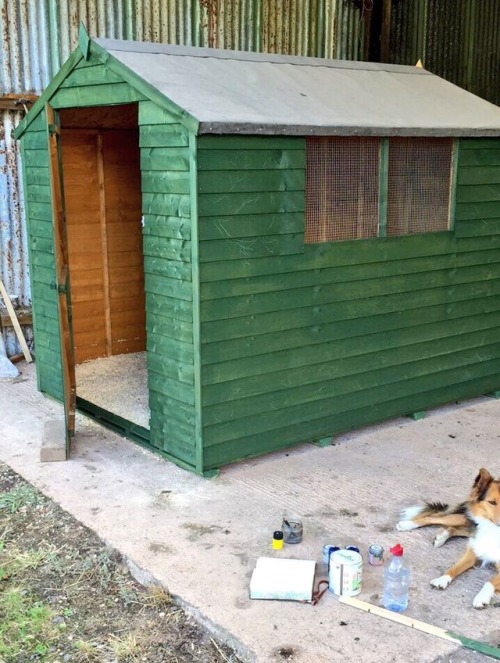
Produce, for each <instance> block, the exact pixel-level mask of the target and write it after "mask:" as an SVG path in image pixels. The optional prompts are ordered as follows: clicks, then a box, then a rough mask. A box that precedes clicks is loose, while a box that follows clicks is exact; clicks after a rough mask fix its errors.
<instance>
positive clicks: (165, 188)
mask: <svg viewBox="0 0 500 663" xmlns="http://www.w3.org/2000/svg"><path fill="white" fill-rule="evenodd" d="M142 192H143V193H152V194H165V193H167V194H183V195H188V194H189V174H188V173H187V172H186V171H184V170H176V171H170V172H167V173H165V172H163V171H159V170H152V171H149V170H146V171H143V173H142ZM162 213H163V212H162Z"/></svg>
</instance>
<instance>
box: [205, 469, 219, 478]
mask: <svg viewBox="0 0 500 663" xmlns="http://www.w3.org/2000/svg"><path fill="white" fill-rule="evenodd" d="M219 474H220V470H219V468H218V467H216V468H214V469H213V470H205V472H203V477H204V478H205V479H216V478H217V477H218V476H219Z"/></svg>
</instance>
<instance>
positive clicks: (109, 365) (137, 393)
mask: <svg viewBox="0 0 500 663" xmlns="http://www.w3.org/2000/svg"><path fill="white" fill-rule="evenodd" d="M76 392H77V394H78V396H80V397H81V398H84V399H85V400H87V401H89V402H90V403H93V404H94V405H98V406H99V407H101V408H103V409H104V410H108V412H112V413H113V414H117V415H119V416H120V417H123V418H124V419H126V420H127V421H132V422H133V423H134V424H138V425H139V426H143V427H144V428H149V404H148V372H147V365H146V353H145V352H134V353H132V354H123V355H114V356H112V357H102V358H100V359H94V360H92V361H88V362H85V363H83V364H78V365H77V366H76Z"/></svg>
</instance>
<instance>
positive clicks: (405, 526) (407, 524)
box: [396, 520, 418, 532]
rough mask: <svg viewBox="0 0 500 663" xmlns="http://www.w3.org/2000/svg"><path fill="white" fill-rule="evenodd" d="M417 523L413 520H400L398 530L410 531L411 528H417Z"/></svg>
mask: <svg viewBox="0 0 500 663" xmlns="http://www.w3.org/2000/svg"><path fill="white" fill-rule="evenodd" d="M417 527H418V525H417V523H414V522H413V520H400V521H399V523H398V524H397V525H396V529H397V530H398V532H408V531H409V530H411V529H417Z"/></svg>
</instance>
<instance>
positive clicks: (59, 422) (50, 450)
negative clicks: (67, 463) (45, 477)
mask: <svg viewBox="0 0 500 663" xmlns="http://www.w3.org/2000/svg"><path fill="white" fill-rule="evenodd" d="M40 460H41V462H42V463H53V462H56V461H61V460H66V423H65V420H64V419H49V420H48V421H45V422H44V425H43V434H42V446H41V448H40Z"/></svg>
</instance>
